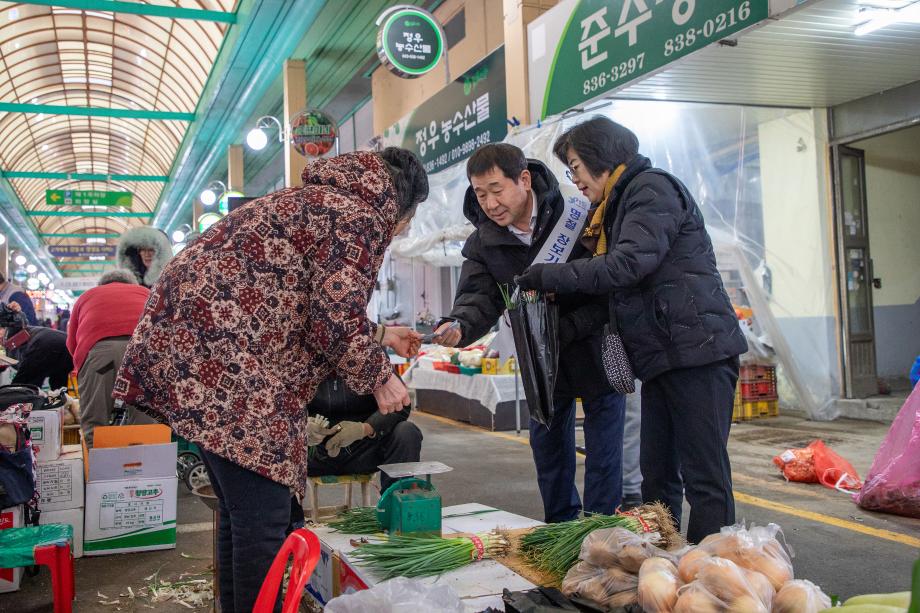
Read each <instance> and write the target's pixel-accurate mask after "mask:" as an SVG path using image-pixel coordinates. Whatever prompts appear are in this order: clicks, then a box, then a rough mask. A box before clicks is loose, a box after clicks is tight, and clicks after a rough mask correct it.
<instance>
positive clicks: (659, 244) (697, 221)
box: [541, 156, 747, 381]
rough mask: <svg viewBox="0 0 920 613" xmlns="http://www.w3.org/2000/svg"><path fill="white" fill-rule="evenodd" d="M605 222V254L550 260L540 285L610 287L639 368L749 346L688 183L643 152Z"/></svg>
mask: <svg viewBox="0 0 920 613" xmlns="http://www.w3.org/2000/svg"><path fill="white" fill-rule="evenodd" d="M604 228H605V231H606V234H607V244H608V251H607V254H606V255H603V256H598V257H593V258H590V259H582V260H576V261H575V262H571V263H569V264H567V265H564V266H553V265H549V266H545V267H543V269H542V273H541V280H542V287H543V289H544V290H546V291H558V292H565V293H570V292H579V293H582V294H609V296H610V300H611V306H612V307H613V311H614V313H615V315H616V319H617V324H618V326H619V330H620V334H621V336H622V338H623V343H624V344H625V345H626V351H627V353H628V354H629V358H630V360H631V361H632V365H633V369H634V371H635V373H636V376H638V377H639V378H640V379H642V380H643V381H648V380H650V379H652V378H654V377H655V376H656V375H658V374H661V373H662V372H665V371H667V370H673V369H677V368H690V367H694V366H702V365H705V364H710V363H712V362H717V361H719V360H723V359H726V358H729V357H732V356H736V355H739V354H742V353H744V352H745V351H747V342H746V341H745V340H744V335H743V334H742V332H741V329H740V328H739V326H738V321H737V319H736V318H735V313H734V309H733V308H732V305H731V301H730V300H729V298H728V295H727V294H726V293H725V288H724V287H723V285H722V278H721V276H720V275H719V271H718V269H717V268H716V259H715V254H714V253H713V249H712V241H711V240H710V238H709V234H708V233H707V232H706V226H705V224H704V222H703V214H702V212H701V211H700V209H699V206H697V204H696V201H695V200H694V199H693V197H692V196H691V195H690V193H689V191H687V189H686V187H685V186H684V185H683V184H682V183H681V182H680V181H678V180H677V179H676V178H675V177H673V176H671V175H669V174H668V173H666V172H665V171H663V170H658V169H652V167H651V164H650V162H649V160H648V158H645V157H643V156H636V157H635V158H634V159H633V160H632V161H631V162H630V163H629V164H628V165H627V169H626V172H625V173H624V174H623V176H622V177H620V179H619V180H618V181H617V183H616V185H615V186H614V188H613V191H612V192H611V194H610V196H609V198H608V200H607V210H606V212H605V214H604Z"/></svg>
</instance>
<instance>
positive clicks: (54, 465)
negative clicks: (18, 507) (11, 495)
mask: <svg viewBox="0 0 920 613" xmlns="http://www.w3.org/2000/svg"><path fill="white" fill-rule="evenodd" d="M35 489H36V490H38V495H39V501H38V508H39V509H41V510H42V512H43V513H44V512H48V511H63V510H66V509H79V508H82V507H83V448H82V447H81V446H80V445H67V446H66V447H64V453H62V454H61V455H60V457H59V458H58V459H57V460H48V461H44V462H38V464H37V465H36V467H35Z"/></svg>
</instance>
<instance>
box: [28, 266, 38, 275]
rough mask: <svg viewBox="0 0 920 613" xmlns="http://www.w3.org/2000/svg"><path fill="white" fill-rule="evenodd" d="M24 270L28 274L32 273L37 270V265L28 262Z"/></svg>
mask: <svg viewBox="0 0 920 613" xmlns="http://www.w3.org/2000/svg"><path fill="white" fill-rule="evenodd" d="M26 272H27V273H29V274H30V275H34V274H35V273H36V272H38V266H36V265H35V264H29V265H28V266H26Z"/></svg>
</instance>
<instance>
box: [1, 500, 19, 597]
mask: <svg viewBox="0 0 920 613" xmlns="http://www.w3.org/2000/svg"><path fill="white" fill-rule="evenodd" d="M22 521H23V520H22V507H21V506H18V507H10V508H7V509H3V510H2V511H0V530H7V529H9V528H22ZM20 581H22V569H21V568H0V594H2V593H4V592H15V591H17V590H18V589H19V582H20Z"/></svg>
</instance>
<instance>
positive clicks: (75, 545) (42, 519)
mask: <svg viewBox="0 0 920 613" xmlns="http://www.w3.org/2000/svg"><path fill="white" fill-rule="evenodd" d="M80 483H83V479H82V475H81V479H80ZM38 523H39V524H41V525H46V524H70V526H72V527H73V542H72V543H71V544H70V551H71V552H72V553H73V557H75V558H82V557H83V508H82V507H81V508H79V509H66V510H63V511H42V514H41V515H40V516H39V519H38Z"/></svg>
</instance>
